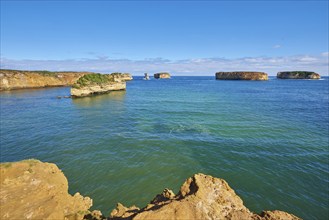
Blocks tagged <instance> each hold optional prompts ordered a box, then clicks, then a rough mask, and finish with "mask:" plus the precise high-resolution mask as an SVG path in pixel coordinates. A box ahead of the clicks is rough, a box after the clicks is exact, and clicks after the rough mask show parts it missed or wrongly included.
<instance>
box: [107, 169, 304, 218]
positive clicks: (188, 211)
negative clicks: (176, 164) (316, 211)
mask: <svg viewBox="0 0 329 220" xmlns="http://www.w3.org/2000/svg"><path fill="white" fill-rule="evenodd" d="M110 218H113V219H117V220H119V219H122V220H123V219H136V220H137V219H141V220H142V219H143V220H148V219H149V220H151V219H158V220H169V219H195V220H196V219H236V220H240V219H244V220H248V219H250V220H251V219H253V220H256V219H257V220H269V219H273V220H274V219H285V220H297V219H299V218H298V217H296V216H294V215H292V214H289V213H286V212H282V211H264V212H263V213H261V214H260V215H258V214H255V213H253V212H251V211H249V209H248V208H246V207H245V206H244V205H243V202H242V200H241V198H240V197H239V196H237V195H236V194H235V192H234V190H233V189H231V188H230V186H229V185H228V184H227V182H226V181H225V180H223V179H219V178H214V177H212V176H209V175H204V174H196V175H194V176H193V177H190V178H188V179H187V180H186V181H185V183H184V184H183V185H182V187H181V189H180V191H179V193H178V194H177V195H175V194H174V193H173V192H172V191H171V190H168V189H165V190H164V191H163V192H162V193H161V194H159V195H157V196H156V197H155V198H154V199H153V200H152V201H151V203H150V204H148V205H147V206H146V207H145V208H143V209H139V208H138V207H136V206H133V207H130V208H127V207H125V206H123V205H122V204H120V203H119V204H118V205H117V208H116V209H114V210H113V211H112V212H111V214H110Z"/></svg>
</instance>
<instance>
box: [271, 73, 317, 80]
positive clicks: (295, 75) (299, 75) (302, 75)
mask: <svg viewBox="0 0 329 220" xmlns="http://www.w3.org/2000/svg"><path fill="white" fill-rule="evenodd" d="M276 77H277V78H278V79H320V78H321V76H320V74H318V73H315V72H309V71H285V72H278V73H277V75H276Z"/></svg>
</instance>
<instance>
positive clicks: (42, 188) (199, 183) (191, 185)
mask: <svg viewBox="0 0 329 220" xmlns="http://www.w3.org/2000/svg"><path fill="white" fill-rule="evenodd" d="M0 172H1V178H0V184H1V185H0V195H1V197H0V202H1V203H0V204H1V206H0V207H1V212H0V219H77V220H79V219H82V218H85V219H93V220H97V219H108V220H111V219H113V220H120V219H122V220H128V219H143V220H148V219H159V220H161V219H163V220H170V219H195V220H196V219H236V220H240V219H250V220H274V219H282V220H283V219H284V220H297V219H299V218H298V217H296V216H294V215H292V214H289V213H286V212H283V211H264V212H262V213H261V214H259V215H258V214H255V213H253V212H251V211H250V210H249V209H248V208H246V207H245V206H244V205H243V201H242V200H241V198H240V197H239V196H238V195H236V194H235V192H234V190H233V189H231V188H230V186H229V185H228V184H227V182H226V181H225V180H223V179H219V178H214V177H212V176H208V175H204V174H196V175H194V176H193V177H190V178H188V179H187V180H186V181H185V183H184V184H183V185H182V186H181V189H180V191H179V192H178V194H177V195H175V194H174V193H173V192H172V191H171V190H169V189H165V190H164V191H163V192H162V193H160V194H158V195H157V196H156V197H155V198H154V199H153V200H152V201H151V202H150V204H148V205H147V206H146V207H144V208H142V209H140V208H138V207H136V206H132V207H129V208H127V207H125V206H123V205H122V204H120V203H119V204H118V205H117V207H116V209H114V210H113V211H112V212H111V213H110V217H108V218H106V217H104V216H103V215H102V213H101V212H100V211H97V210H95V211H92V212H91V211H89V210H88V209H89V208H90V207H91V205H92V201H91V199H90V198H88V197H83V196H81V195H80V194H79V193H76V194H75V195H74V196H72V195H70V194H68V185H67V180H66V178H65V176H64V174H63V173H62V172H61V171H60V170H59V169H58V167H57V166H56V165H55V164H50V163H42V162H40V161H38V160H25V161H21V162H15V163H4V164H1V165H0ZM109 190H110V189H109ZM123 193H124V192H123ZM104 196H106V195H104Z"/></svg>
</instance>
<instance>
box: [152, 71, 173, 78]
mask: <svg viewBox="0 0 329 220" xmlns="http://www.w3.org/2000/svg"><path fill="white" fill-rule="evenodd" d="M154 78H155V79H170V73H166V72H163V73H155V74H154Z"/></svg>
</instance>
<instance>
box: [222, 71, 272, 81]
mask: <svg viewBox="0 0 329 220" xmlns="http://www.w3.org/2000/svg"><path fill="white" fill-rule="evenodd" d="M216 79H218V80H268V75H267V73H263V72H217V73H216Z"/></svg>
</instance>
